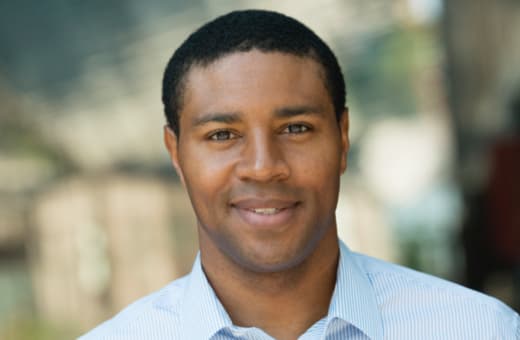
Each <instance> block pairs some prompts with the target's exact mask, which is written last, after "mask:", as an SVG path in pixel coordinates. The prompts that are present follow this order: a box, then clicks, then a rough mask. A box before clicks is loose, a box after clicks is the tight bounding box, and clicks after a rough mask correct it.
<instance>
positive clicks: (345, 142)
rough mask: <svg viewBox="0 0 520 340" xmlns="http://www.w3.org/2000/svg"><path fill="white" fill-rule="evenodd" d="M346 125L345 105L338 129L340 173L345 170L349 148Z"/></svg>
mask: <svg viewBox="0 0 520 340" xmlns="http://www.w3.org/2000/svg"><path fill="white" fill-rule="evenodd" d="M348 127H349V117H348V107H345V109H344V110H343V113H342V114H341V118H340V120H339V129H340V133H341V173H344V172H345V170H347V154H348V150H349V148H350V141H349V138H348Z"/></svg>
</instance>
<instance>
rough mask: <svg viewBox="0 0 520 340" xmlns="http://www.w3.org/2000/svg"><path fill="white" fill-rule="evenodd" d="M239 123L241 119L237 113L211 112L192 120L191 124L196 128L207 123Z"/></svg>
mask: <svg viewBox="0 0 520 340" xmlns="http://www.w3.org/2000/svg"><path fill="white" fill-rule="evenodd" d="M239 121H241V118H240V114H239V113H237V112H213V113H208V114H204V115H202V116H199V117H195V118H193V120H192V121H191V124H192V126H194V127H197V126H201V125H204V124H207V123H224V124H233V123H237V122H239Z"/></svg>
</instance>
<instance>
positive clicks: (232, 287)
mask: <svg viewBox="0 0 520 340" xmlns="http://www.w3.org/2000/svg"><path fill="white" fill-rule="evenodd" d="M205 243H206V242H205ZM214 250H216V249H214V248H213V249H212V246H211V245H207V244H204V247H203V241H202V240H201V261H202V265H203V268H204V271H205V273H206V276H207V277H208V280H209V282H210V283H211V285H212V287H213V289H214V290H215V292H216V294H217V296H218V297H219V299H220V301H221V303H222V305H223V306H224V308H225V309H226V311H227V312H228V314H229V315H230V317H231V320H232V321H233V324H235V325H237V326H242V327H258V328H261V329H262V330H264V331H265V332H267V333H268V334H270V335H271V336H274V337H275V338H276V339H296V338H297V337H298V336H299V335H301V334H302V333H304V332H305V331H306V330H307V329H308V328H309V327H310V326H312V325H313V324H314V323H315V322H316V321H318V320H320V319H321V318H323V317H324V316H326V315H327V312H328V308H329V304H330V300H331V297H332V293H333V291H334V286H335V283H336V271H337V264H338V258H339V248H338V239H337V234H336V228H330V230H329V231H328V232H327V233H326V234H325V235H324V237H323V239H322V240H320V242H319V244H318V246H317V247H316V249H314V251H313V252H312V253H311V255H310V256H308V257H307V259H305V260H304V261H303V262H302V263H300V264H299V265H297V266H295V267H294V268H291V269H288V270H284V271H281V272H275V273H264V272H252V271H251V270H247V269H244V268H241V267H240V266H238V265H237V264H235V263H234V262H232V260H230V259H229V258H227V257H225V258H224V257H223V255H217V254H221V253H220V252H218V251H217V252H215V251H214ZM219 257H220V258H219Z"/></svg>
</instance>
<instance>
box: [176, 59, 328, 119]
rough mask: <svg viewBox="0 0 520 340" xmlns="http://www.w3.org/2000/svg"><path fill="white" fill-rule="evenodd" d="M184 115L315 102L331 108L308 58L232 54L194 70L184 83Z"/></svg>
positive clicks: (315, 65)
mask: <svg viewBox="0 0 520 340" xmlns="http://www.w3.org/2000/svg"><path fill="white" fill-rule="evenodd" d="M183 102H184V105H183V108H182V109H181V117H182V114H184V113H185V112H191V113H193V112H201V111H208V110H243V109H245V108H247V107H249V108H260V107H267V106H273V105H274V106H276V105H288V104H291V105H303V104H310V102H320V104H322V106H323V105H324V104H325V105H326V106H330V107H331V108H332V100H331V98H330V95H329V93H328V91H327V89H326V86H325V77H324V71H323V67H322V66H321V65H320V64H319V63H318V62H316V61H315V60H314V59H313V58H311V57H300V56H295V55H292V54H286V53H280V52H261V51H258V50H252V51H249V52H236V53H232V54H229V55H226V56H224V57H222V58H219V59H217V60H216V61H214V62H212V63H210V64H208V65H205V66H199V65H194V66H192V67H191V69H190V70H189V71H188V73H187V75H186V79H185V91H184V98H183Z"/></svg>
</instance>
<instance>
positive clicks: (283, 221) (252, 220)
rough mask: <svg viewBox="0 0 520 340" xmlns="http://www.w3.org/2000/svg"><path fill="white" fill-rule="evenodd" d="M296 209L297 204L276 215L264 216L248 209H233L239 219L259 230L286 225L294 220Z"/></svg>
mask: <svg viewBox="0 0 520 340" xmlns="http://www.w3.org/2000/svg"><path fill="white" fill-rule="evenodd" d="M297 207H298V205H297V204H295V205H293V206H291V207H288V208H284V209H282V210H280V211H278V212H277V213H276V214H272V215H266V214H257V213H255V212H254V211H251V210H248V209H241V208H238V207H233V208H234V209H235V210H236V211H237V213H238V215H239V216H240V218H241V219H242V220H243V221H244V222H246V223H247V224H249V225H251V226H254V227H255V228H259V229H278V228H281V227H283V226H284V225H287V224H288V223H289V222H291V221H292V220H293V219H294V215H295V210H296V208H297Z"/></svg>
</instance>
